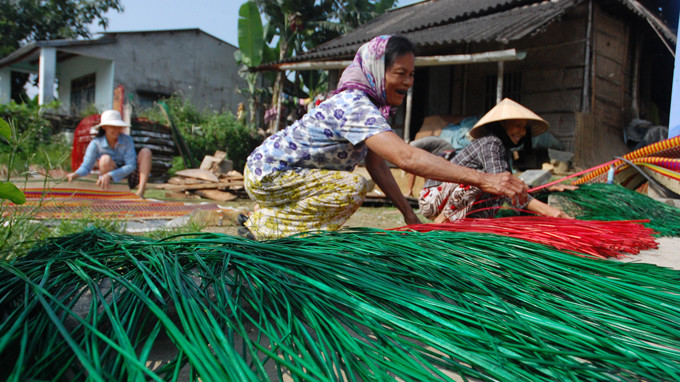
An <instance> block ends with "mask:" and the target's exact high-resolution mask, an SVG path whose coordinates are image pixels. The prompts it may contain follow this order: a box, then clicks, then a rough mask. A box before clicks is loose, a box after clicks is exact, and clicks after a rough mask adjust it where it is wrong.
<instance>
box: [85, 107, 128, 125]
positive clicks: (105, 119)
mask: <svg viewBox="0 0 680 382" xmlns="http://www.w3.org/2000/svg"><path fill="white" fill-rule="evenodd" d="M102 126H118V127H130V124H129V123H127V122H125V121H124V120H123V117H122V116H121V115H120V112H119V111H118V110H105V111H104V112H103V113H102V118H101V122H99V124H98V125H95V126H93V127H92V128H93V129H99V128H100V127H102Z"/></svg>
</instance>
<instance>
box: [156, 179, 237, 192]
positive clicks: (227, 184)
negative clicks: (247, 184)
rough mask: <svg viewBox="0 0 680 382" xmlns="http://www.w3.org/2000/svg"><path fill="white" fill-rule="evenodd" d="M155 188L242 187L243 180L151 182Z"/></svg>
mask: <svg viewBox="0 0 680 382" xmlns="http://www.w3.org/2000/svg"><path fill="white" fill-rule="evenodd" d="M150 186H152V187H153V188H155V189H159V190H168V191H185V190H186V191H191V190H210V189H213V190H215V189H218V190H226V189H227V188H232V187H243V181H238V180H237V181H230V182H220V183H200V184H167V183H162V184H153V185H150Z"/></svg>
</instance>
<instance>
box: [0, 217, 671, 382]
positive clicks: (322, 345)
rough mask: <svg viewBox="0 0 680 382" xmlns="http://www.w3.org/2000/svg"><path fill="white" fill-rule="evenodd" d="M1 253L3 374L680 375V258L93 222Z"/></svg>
mask: <svg viewBox="0 0 680 382" xmlns="http://www.w3.org/2000/svg"><path fill="white" fill-rule="evenodd" d="M0 266H1V267H0V301H1V302H2V303H1V304H0V307H1V308H0V309H1V312H0V317H2V321H1V323H0V357H1V358H2V359H3V360H4V362H3V363H4V365H5V367H4V368H3V369H4V370H3V371H1V372H0V373H2V374H3V375H2V377H3V379H7V380H37V379H39V380H85V379H87V380H102V381H108V380H140V381H141V380H178V379H182V380H185V379H191V380H198V379H200V380H203V381H260V380H282V379H283V374H289V375H290V376H291V377H292V378H293V379H294V380H348V381H357V380H378V381H385V380H406V381H427V380H450V379H451V378H453V375H454V374H458V375H461V376H463V377H464V378H470V377H472V378H477V379H481V380H503V381H513V380H522V381H556V380H589V381H596V380H616V381H620V380H649V381H658V380H678V379H680V371H679V370H680V284H679V283H678V281H679V280H678V279H679V278H680V277H679V276H680V273H679V272H677V271H675V270H671V269H667V268H660V267H656V266H652V265H648V264H633V263H619V262H612V261H603V260H595V259H588V258H582V257H577V256H574V255H572V254H566V253H563V252H559V251H556V250H554V249H551V248H549V247H547V246H543V245H540V244H535V243H530V242H527V241H523V240H519V239H515V238H509V237H503V236H496V235H490V234H475V233H461V232H445V231H433V232H428V233H418V232H394V231H380V230H370V229H357V230H342V231H339V232H334V233H327V232H324V233H318V234H313V235H310V236H306V237H292V238H287V239H281V240H276V241H269V242H257V241H251V240H247V239H241V238H238V237H232V236H227V235H219V234H196V235H188V236H182V237H174V238H168V239H165V240H158V241H157V240H151V239H143V238H138V237H132V236H125V235H119V234H110V233H106V232H103V231H99V230H91V231H86V232H83V233H81V234H75V235H71V236H65V237H61V238H57V239H53V240H50V241H49V242H46V243H45V244H43V245H41V246H38V247H35V248H34V249H33V250H32V251H30V252H29V253H28V254H26V255H25V256H22V257H21V258H20V259H18V260H17V261H15V262H13V263H1V264H0ZM166 337H167V338H169V340H165V341H164V340H163V339H164V338H166ZM163 344H165V346H171V348H172V349H171V350H174V351H173V352H171V355H170V356H167V357H166V358H165V362H164V363H162V364H160V365H156V364H155V363H154V362H153V361H154V360H156V358H154V357H155V354H156V353H157V351H158V348H159V347H161V346H163ZM165 350H167V349H165ZM154 365H155V366H154Z"/></svg>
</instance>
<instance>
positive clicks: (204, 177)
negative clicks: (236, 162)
mask: <svg viewBox="0 0 680 382" xmlns="http://www.w3.org/2000/svg"><path fill="white" fill-rule="evenodd" d="M226 155H227V154H226V153H225V152H223V151H217V152H216V153H215V155H206V156H205V158H203V162H202V163H201V166H200V167H199V168H192V169H186V170H181V171H177V172H175V176H173V177H172V178H170V179H168V182H167V183H164V184H154V185H152V186H153V188H156V189H161V190H166V191H168V192H167V193H166V196H167V197H169V198H176V199H181V198H192V197H202V198H206V199H211V200H215V201H219V202H226V201H230V200H234V199H236V198H237V197H238V196H237V195H236V194H237V193H243V174H241V173H240V172H238V171H235V170H233V165H232V162H231V161H230V160H228V159H226Z"/></svg>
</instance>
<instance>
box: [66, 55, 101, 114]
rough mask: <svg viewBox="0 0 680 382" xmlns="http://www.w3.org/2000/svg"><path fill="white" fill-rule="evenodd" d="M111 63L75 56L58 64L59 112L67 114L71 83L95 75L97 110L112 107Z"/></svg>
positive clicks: (69, 103)
mask: <svg viewBox="0 0 680 382" xmlns="http://www.w3.org/2000/svg"><path fill="white" fill-rule="evenodd" d="M113 67H114V65H113V62H112V61H110V60H105V59H99V58H92V57H86V56H77V57H74V58H71V59H69V60H66V61H63V62H61V63H60V64H59V71H58V73H57V77H58V79H59V90H58V93H59V101H61V110H62V111H63V112H68V110H70V106H71V81H72V80H74V79H76V78H79V77H82V76H85V75H88V74H91V73H95V76H96V80H95V82H96V87H95V96H94V104H95V106H96V107H97V109H99V110H106V109H110V108H111V107H112V106H113Z"/></svg>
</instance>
